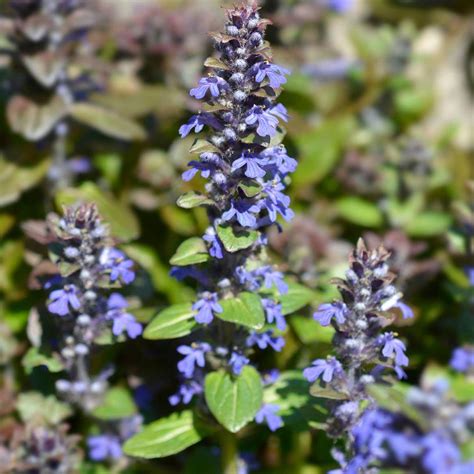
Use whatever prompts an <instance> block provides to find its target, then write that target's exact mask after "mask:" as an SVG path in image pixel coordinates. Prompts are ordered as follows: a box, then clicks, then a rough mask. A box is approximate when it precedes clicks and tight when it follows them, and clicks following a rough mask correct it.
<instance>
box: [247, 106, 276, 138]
mask: <svg viewBox="0 0 474 474" xmlns="http://www.w3.org/2000/svg"><path fill="white" fill-rule="evenodd" d="M245 123H246V124H247V125H256V126H257V134H258V135H260V136H261V137H267V136H270V137H273V136H274V135H275V133H276V128H277V126H278V119H277V118H276V117H275V115H273V114H272V113H271V112H270V110H264V109H262V108H261V107H259V106H258V105H254V106H253V107H252V109H251V110H250V113H249V115H248V116H247V118H246V119H245Z"/></svg>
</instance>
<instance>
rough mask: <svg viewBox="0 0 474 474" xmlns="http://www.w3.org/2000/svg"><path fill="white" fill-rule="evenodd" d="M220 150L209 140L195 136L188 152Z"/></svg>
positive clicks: (214, 151) (215, 151)
mask: <svg viewBox="0 0 474 474" xmlns="http://www.w3.org/2000/svg"><path fill="white" fill-rule="evenodd" d="M219 152H220V150H219V148H217V147H216V146H214V145H213V144H212V143H211V142H208V141H207V140H203V139H201V138H197V139H196V140H195V141H194V143H193V145H192V146H191V148H190V149H189V153H196V154H198V155H200V154H201V153H219Z"/></svg>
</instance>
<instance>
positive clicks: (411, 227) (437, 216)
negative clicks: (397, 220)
mask: <svg viewBox="0 0 474 474" xmlns="http://www.w3.org/2000/svg"><path fill="white" fill-rule="evenodd" d="M451 222H452V219H451V217H450V216H449V215H448V214H444V213H443V212H436V211H426V212H422V213H420V214H418V215H417V216H416V218H414V219H413V220H412V221H410V222H409V223H408V224H407V225H405V230H406V232H407V234H408V235H410V236H412V237H433V236H435V235H440V234H443V233H444V232H446V231H447V230H448V229H449V226H450V225H451Z"/></svg>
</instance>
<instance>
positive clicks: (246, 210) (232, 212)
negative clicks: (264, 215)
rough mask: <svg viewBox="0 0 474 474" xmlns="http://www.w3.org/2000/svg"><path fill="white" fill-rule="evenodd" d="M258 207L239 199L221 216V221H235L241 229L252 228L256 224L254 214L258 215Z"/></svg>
mask: <svg viewBox="0 0 474 474" xmlns="http://www.w3.org/2000/svg"><path fill="white" fill-rule="evenodd" d="M258 211H259V207H258V206H257V205H256V204H253V203H252V202H251V201H249V200H247V199H239V200H238V201H232V202H231V207H230V209H228V210H227V211H225V212H224V213H223V214H222V220H224V221H226V222H228V221H231V220H234V218H235V219H237V221H238V223H239V224H240V225H241V226H242V227H249V228H254V227H255V226H256V224H257V218H256V217H255V214H256V213H258Z"/></svg>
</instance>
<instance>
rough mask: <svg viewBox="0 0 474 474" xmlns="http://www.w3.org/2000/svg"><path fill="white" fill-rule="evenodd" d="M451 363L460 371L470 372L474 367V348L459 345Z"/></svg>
mask: <svg viewBox="0 0 474 474" xmlns="http://www.w3.org/2000/svg"><path fill="white" fill-rule="evenodd" d="M449 365H451V367H452V368H453V369H454V370H457V371H458V372H463V373H467V372H470V371H471V370H472V369H474V348H472V347H458V348H457V349H455V350H454V351H453V355H452V357H451V360H450V362H449Z"/></svg>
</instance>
